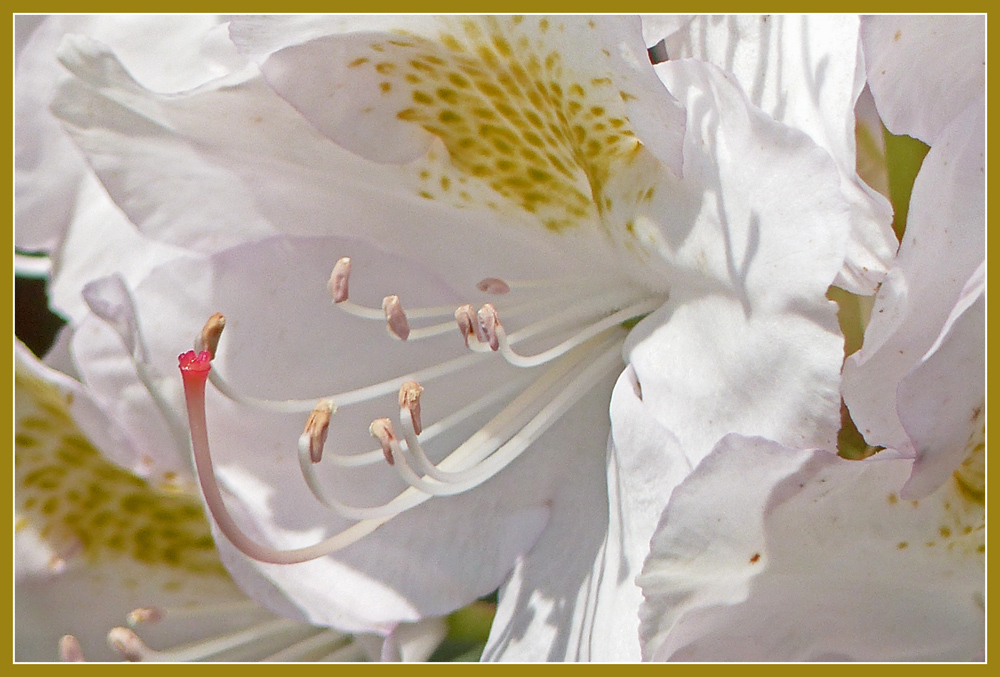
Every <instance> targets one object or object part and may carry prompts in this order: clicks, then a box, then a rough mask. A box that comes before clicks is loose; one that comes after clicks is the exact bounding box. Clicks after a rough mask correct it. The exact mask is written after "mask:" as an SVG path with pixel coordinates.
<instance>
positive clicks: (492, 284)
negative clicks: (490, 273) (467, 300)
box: [476, 277, 510, 296]
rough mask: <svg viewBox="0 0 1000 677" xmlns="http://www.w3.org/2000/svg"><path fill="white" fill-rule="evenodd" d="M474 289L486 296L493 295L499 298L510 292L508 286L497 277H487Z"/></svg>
mask: <svg viewBox="0 0 1000 677" xmlns="http://www.w3.org/2000/svg"><path fill="white" fill-rule="evenodd" d="M476 289H478V290H479V291H481V292H485V293H487V294H495V295H497V296H499V295H500V294H506V293H507V292H509V291H510V285H509V284H507V283H506V282H504V281H503V280H501V279H500V278H499V277H487V278H486V279H484V280H480V281H479V283H478V284H477V285H476Z"/></svg>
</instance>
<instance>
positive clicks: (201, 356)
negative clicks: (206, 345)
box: [177, 350, 212, 373]
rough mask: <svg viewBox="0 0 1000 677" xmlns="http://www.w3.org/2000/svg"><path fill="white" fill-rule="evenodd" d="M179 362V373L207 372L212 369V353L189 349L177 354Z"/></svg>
mask: <svg viewBox="0 0 1000 677" xmlns="http://www.w3.org/2000/svg"><path fill="white" fill-rule="evenodd" d="M177 361H178V362H179V363H180V368H181V373H186V372H208V371H210V370H211V369H212V354H211V353H210V352H208V351H207V350H203V351H201V352H200V353H195V352H194V351H193V350H189V351H187V352H186V353H181V354H180V355H178V356H177Z"/></svg>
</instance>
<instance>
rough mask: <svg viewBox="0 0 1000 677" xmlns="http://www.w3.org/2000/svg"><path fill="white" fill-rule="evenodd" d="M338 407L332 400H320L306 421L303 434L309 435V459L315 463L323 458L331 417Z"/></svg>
mask: <svg viewBox="0 0 1000 677" xmlns="http://www.w3.org/2000/svg"><path fill="white" fill-rule="evenodd" d="M336 410H337V408H336V407H335V406H334V405H333V401H331V400H320V401H319V402H317V403H316V407H315V408H314V409H313V410H312V413H311V414H309V419H308V420H307V421H306V427H305V430H304V431H303V432H302V434H303V435H308V436H309V459H310V460H311V461H312V462H313V463H319V462H320V460H322V458H323V447H324V446H325V445H326V436H327V433H328V432H329V431H330V417H331V416H332V415H333V412H334V411H336Z"/></svg>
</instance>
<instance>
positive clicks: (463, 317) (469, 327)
mask: <svg viewBox="0 0 1000 677" xmlns="http://www.w3.org/2000/svg"><path fill="white" fill-rule="evenodd" d="M455 321H456V322H457V323H458V331H459V333H461V334H462V340H463V341H465V347H466V348H468V347H469V337H470V336H472V335H473V334H474V333H476V327H477V326H478V325H479V320H477V319H476V311H474V310H473V309H472V306H470V305H469V304H466V305H464V306H459V307H458V309H456V310H455Z"/></svg>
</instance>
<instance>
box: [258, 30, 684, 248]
mask: <svg viewBox="0 0 1000 677" xmlns="http://www.w3.org/2000/svg"><path fill="white" fill-rule="evenodd" d="M602 29H603V30H602ZM416 30H417V31H418V32H413V31H402V30H401V31H397V32H388V33H387V32H379V33H375V32H365V33H349V34H345V35H330V36H326V37H323V38H319V39H316V40H312V41H310V42H307V43H305V44H303V45H299V46H294V47H290V48H286V49H285V50H282V51H279V52H278V53H276V54H275V55H273V56H272V57H271V58H270V59H269V60H268V61H267V62H266V63H265V65H264V67H263V68H264V72H265V75H266V76H267V77H268V79H269V81H270V82H271V84H272V86H274V87H275V89H276V90H277V91H278V92H279V93H280V94H281V95H282V96H284V97H285V98H286V99H288V100H289V101H290V102H292V103H293V105H295V106H296V107H297V108H298V109H299V110H300V112H302V113H303V114H304V115H305V116H306V117H307V118H308V119H309V120H310V121H311V122H312V123H313V124H314V125H315V126H316V127H317V128H318V129H319V130H320V131H322V132H323V133H324V134H326V135H327V136H329V137H330V138H332V139H333V140H335V141H336V142H338V143H339V144H341V145H343V146H345V147H346V148H348V149H350V150H352V151H353V152H356V153H358V154H360V155H363V156H365V157H368V158H370V159H373V160H376V161H379V162H397V163H411V166H412V169H413V176H414V178H415V181H414V185H413V192H414V194H415V195H416V196H418V197H420V198H422V199H426V200H441V201H444V202H445V203H446V204H448V205H450V206H455V207H459V208H464V207H480V208H487V209H491V210H494V211H498V212H509V213H514V214H515V215H516V216H520V217H526V218H527V219H528V220H529V221H531V222H534V223H537V224H539V225H541V226H542V227H544V228H545V229H546V230H548V231H550V232H563V231H566V230H570V229H576V230H583V231H584V232H593V233H595V234H598V233H600V234H603V235H604V236H606V237H608V238H610V240H611V241H612V242H614V243H616V244H618V245H620V246H622V247H623V248H625V249H631V250H633V251H636V252H640V254H641V250H643V248H644V245H643V241H642V240H641V238H638V237H637V236H636V234H635V221H636V218H637V216H638V214H639V213H640V212H641V211H642V209H643V206H644V202H647V201H648V200H649V199H651V197H652V194H653V193H655V191H656V190H657V186H658V184H659V183H660V181H661V176H662V175H661V172H663V171H665V170H664V168H663V167H662V166H661V163H660V161H659V158H661V157H663V154H661V153H657V154H655V155H654V154H653V153H651V152H650V151H649V149H648V148H647V146H646V145H645V144H644V142H643V141H641V140H640V139H639V138H638V134H637V131H636V127H635V125H634V124H633V121H632V119H631V117H632V116H633V114H634V111H636V110H637V107H635V106H633V105H632V103H633V102H634V101H638V100H639V99H640V97H643V96H648V94H647V93H645V92H644V91H643V89H642V88H641V87H640V86H639V85H638V84H637V83H638V82H639V81H640V80H641V78H640V77H639V76H638V75H636V73H640V72H645V71H641V70H640V69H639V66H638V65H636V64H635V63H634V62H635V61H637V57H636V56H635V54H634V53H633V52H629V51H628V50H627V46H628V44H629V43H628V40H627V39H626V38H627V35H628V34H627V32H625V31H624V30H622V27H621V26H618V27H617V28H616V30H617V33H615V31H611V30H607V27H606V26H603V25H599V24H598V23H597V22H596V21H595V20H591V19H587V18H584V17H538V16H534V17H453V18H449V19H447V20H441V21H439V22H437V23H436V24H435V27H434V30H430V29H429V28H428V27H427V26H426V25H423V24H418V28H417V29H416ZM635 37H636V44H639V45H641V40H639V36H638V27H637V26H636V36H635ZM640 53H641V54H642V55H643V57H644V52H642V50H640ZM645 67H646V70H647V71H648V73H649V74H650V75H651V74H652V70H651V68H650V67H649V65H648V63H646V64H645ZM655 84H656V86H657V87H659V83H658V82H657V83H655ZM660 90H662V87H660ZM662 94H663V96H665V97H666V96H668V95H666V92H665V90H662ZM664 108H666V109H669V108H670V106H664ZM667 127H669V125H664V129H663V130H662V132H663V133H664V134H667V135H671V134H672V135H674V136H672V137H671V138H674V139H675V140H676V141H677V142H678V143H677V148H678V149H679V141H680V139H681V137H682V132H683V121H682V120H678V121H677V123H676V124H675V125H673V128H672V129H668V128H667ZM660 145H661V146H662V145H669V144H660ZM677 155H678V156H679V151H678V153H677Z"/></svg>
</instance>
